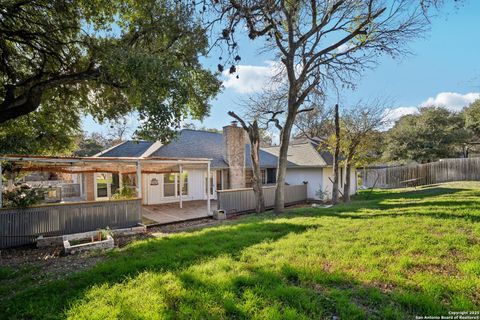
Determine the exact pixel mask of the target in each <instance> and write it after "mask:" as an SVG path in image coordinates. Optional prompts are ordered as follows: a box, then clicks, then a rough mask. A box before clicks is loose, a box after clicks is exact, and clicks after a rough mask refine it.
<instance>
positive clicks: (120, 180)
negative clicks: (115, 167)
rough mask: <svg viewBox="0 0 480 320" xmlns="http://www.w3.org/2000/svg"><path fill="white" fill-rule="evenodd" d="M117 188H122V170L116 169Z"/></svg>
mask: <svg viewBox="0 0 480 320" xmlns="http://www.w3.org/2000/svg"><path fill="white" fill-rule="evenodd" d="M118 188H119V189H122V188H123V175H122V172H120V171H118Z"/></svg>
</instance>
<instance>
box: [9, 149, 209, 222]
mask: <svg viewBox="0 0 480 320" xmlns="http://www.w3.org/2000/svg"><path fill="white" fill-rule="evenodd" d="M0 161H7V162H10V163H12V164H13V165H14V167H15V170H19V171H24V172H25V171H30V172H59V173H70V174H81V173H97V172H98V173H100V172H102V173H118V174H119V176H120V181H121V180H122V179H121V176H122V175H125V174H135V175H136V177H137V183H136V191H137V197H138V198H142V184H143V181H142V174H151V173H180V179H181V183H180V192H179V202H180V208H182V206H183V199H182V188H183V175H182V173H183V170H184V169H185V168H189V169H204V168H206V169H207V177H210V162H211V159H207V158H163V157H149V158H129V157H64V156H30V155H26V156H24V155H4V156H0ZM1 172H2V167H1V162H0V173H1ZM210 187H211V186H210V179H207V190H210ZM0 190H2V179H0ZM1 207H2V196H1V192H0V208H1ZM207 210H208V213H210V192H207Z"/></svg>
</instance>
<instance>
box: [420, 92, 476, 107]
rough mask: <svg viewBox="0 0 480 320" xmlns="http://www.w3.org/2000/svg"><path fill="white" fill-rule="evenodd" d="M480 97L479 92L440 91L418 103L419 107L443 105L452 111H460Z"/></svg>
mask: <svg viewBox="0 0 480 320" xmlns="http://www.w3.org/2000/svg"><path fill="white" fill-rule="evenodd" d="M477 99H480V93H478V92H470V93H466V94H461V93H457V92H440V93H439V94H437V96H436V97H430V98H428V99H427V100H426V101H424V102H423V103H421V104H420V106H421V107H431V106H443V107H446V108H448V109H450V110H452V111H460V110H462V109H463V108H464V107H466V106H468V105H469V104H470V103H472V102H474V101H475V100H477Z"/></svg>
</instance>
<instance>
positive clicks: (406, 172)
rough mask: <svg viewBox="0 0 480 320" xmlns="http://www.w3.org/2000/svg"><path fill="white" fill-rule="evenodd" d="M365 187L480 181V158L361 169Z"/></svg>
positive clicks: (397, 186)
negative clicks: (413, 180) (410, 182)
mask: <svg viewBox="0 0 480 320" xmlns="http://www.w3.org/2000/svg"><path fill="white" fill-rule="evenodd" d="M360 176H361V178H362V181H363V185H364V186H365V187H368V188H371V187H373V186H375V187H376V188H400V187H405V185H406V184H405V182H404V181H407V180H412V179H417V181H415V183H416V184H417V185H429V184H435V183H442V182H450V181H465V180H480V158H461V159H444V160H440V161H437V162H430V163H424V164H416V165H408V166H398V167H386V168H365V169H360Z"/></svg>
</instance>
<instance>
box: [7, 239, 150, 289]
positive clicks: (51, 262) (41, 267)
mask: <svg viewBox="0 0 480 320" xmlns="http://www.w3.org/2000/svg"><path fill="white" fill-rule="evenodd" d="M149 237H151V235H150V234H148V233H140V234H135V235H128V236H126V235H116V236H115V237H114V241H115V246H116V247H124V246H126V245H127V244H129V243H130V242H132V241H136V240H142V239H146V238H149ZM105 259H106V253H105V252H104V251H96V252H95V251H92V252H83V253H77V254H68V255H65V254H64V252H63V247H61V246H57V247H45V248H37V247H35V246H34V245H32V246H23V247H17V248H9V249H3V250H1V251H0V266H2V267H10V268H12V269H14V270H18V269H25V268H33V269H34V270H35V272H34V274H32V276H33V277H35V278H36V279H38V280H39V281H41V280H42V279H43V280H54V279H60V278H63V277H65V276H66V275H68V274H70V273H72V272H78V271H82V270H86V269H89V268H92V267H93V266H95V265H96V264H97V263H99V262H101V261H103V260H105Z"/></svg>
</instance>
